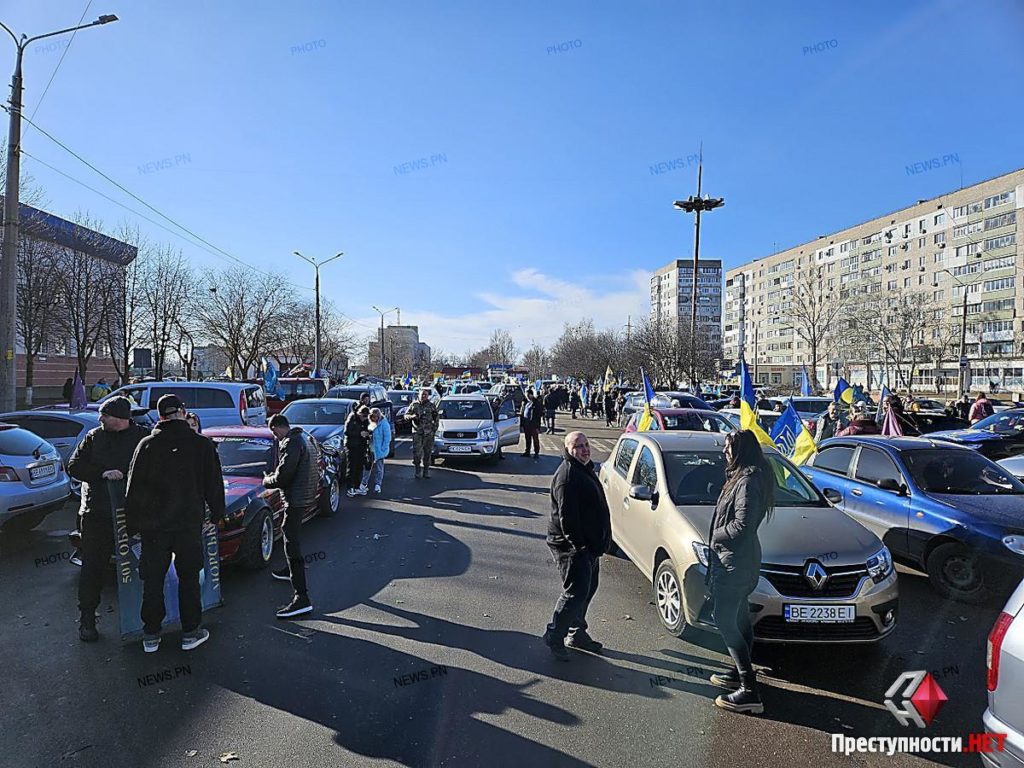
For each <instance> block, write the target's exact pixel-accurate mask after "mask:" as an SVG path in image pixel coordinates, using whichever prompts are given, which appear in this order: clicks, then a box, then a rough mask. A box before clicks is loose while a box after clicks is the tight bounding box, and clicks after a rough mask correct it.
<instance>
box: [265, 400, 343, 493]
mask: <svg viewBox="0 0 1024 768" xmlns="http://www.w3.org/2000/svg"><path fill="white" fill-rule="evenodd" d="M358 404H359V401H358V400H350V399H343V398H333V397H332V398H319V399H313V398H310V399H307V400H296V401H294V402H291V403H288V405H286V406H285V408H284V410H283V411H281V414H282V415H283V416H284V417H285V418H286V419H288V423H289V424H291V425H292V426H293V427H302V428H303V429H304V430H306V431H307V432H308V433H309V434H311V435H312V436H313V437H315V438H316V439H317V441H318V442H319V443H320V444H321V445H323V446H324V447H325V448H328V449H329V450H332V451H334V452H335V453H337V454H338V455H339V457H340V459H339V462H340V464H341V466H342V476H344V474H345V470H344V467H345V466H346V463H347V462H346V455H345V419H347V418H348V415H349V413H351V412H352V408H353V406H356V405H358Z"/></svg>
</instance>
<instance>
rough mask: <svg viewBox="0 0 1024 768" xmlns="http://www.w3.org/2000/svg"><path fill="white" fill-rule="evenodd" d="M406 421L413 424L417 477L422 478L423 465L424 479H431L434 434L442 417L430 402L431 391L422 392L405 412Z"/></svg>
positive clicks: (413, 447) (413, 454)
mask: <svg viewBox="0 0 1024 768" xmlns="http://www.w3.org/2000/svg"><path fill="white" fill-rule="evenodd" d="M405 420H406V421H411V422H412V465H413V466H414V467H415V468H416V477H420V463H421V462H422V464H423V477H430V464H431V456H432V454H433V452H434V434H435V433H436V432H437V422H438V421H439V420H440V417H439V416H438V413H437V406H435V405H434V404H433V403H432V402H431V401H430V389H429V388H426V387H424V388H423V389H421V390H420V396H419V399H418V400H416V401H415V402H414V403H413V404H412V405H410V406H409V407H408V408H407V409H406V411H405Z"/></svg>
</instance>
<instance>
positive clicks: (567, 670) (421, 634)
mask: <svg viewBox="0 0 1024 768" xmlns="http://www.w3.org/2000/svg"><path fill="white" fill-rule="evenodd" d="M366 605H368V606H370V607H371V608H376V609H377V610H380V611H383V612H385V613H389V614H391V615H393V616H396V617H398V618H400V619H403V620H405V621H408V622H410V623H412V624H414V625H415V626H412V627H399V626H394V625H391V624H376V623H373V622H366V621H358V620H355V619H349V618H345V617H339V616H330V617H326V618H327V620H329V621H331V622H334V623H337V624H340V625H344V626H349V627H356V628H359V629H364V630H369V631H373V632H381V633H385V634H388V635H394V636H396V637H402V638H405V639H407V640H415V641H417V642H421V643H433V644H440V645H443V646H445V647H448V648H462V649H463V650H466V651H470V652H471V653H475V654H477V655H479V656H482V657H483V658H486V659H490V660H491V661H494V662H496V663H498V664H501V665H502V666H505V667H509V668H511V669H519V670H522V671H524V672H532V673H534V674H538V675H548V676H550V677H555V678H557V679H559V680H564V681H567V682H572V683H577V684H578V685H584V686H588V687H595V688H602V689H604V690H608V691H613V692H616V693H630V694H636V695H641V696H644V697H647V698H666V696H665V694H663V693H661V692H660V691H659V690H658V689H657V688H654V687H652V686H650V685H647V677H648V676H647V675H646V674H644V673H639V672H634V671H632V670H626V669H623V668H622V667H619V666H617V665H614V664H611V663H609V662H608V660H607V659H605V658H604V657H603V656H599V655H595V654H588V653H577V652H573V653H572V661H571V662H570V663H565V662H560V661H557V660H556V659H554V658H553V657H552V656H551V653H550V652H549V651H548V650H547V648H545V647H544V644H543V642H542V641H541V639H540V637H539V636H538V635H535V634H529V633H527V632H518V631H515V630H506V629H486V628H483V627H474V626H471V625H467V624H458V623H456V622H452V621H448V620H446V619H441V618H437V617H434V616H428V615H426V614H422V613H416V612H415V611H409V610H405V609H403V608H399V607H397V606H394V605H386V604H384V603H380V602H378V601H376V600H367V601H366ZM636 658H637V659H642V660H643V661H642V662H641V663H650V660H649V659H647V658H646V657H642V656H637V657H636Z"/></svg>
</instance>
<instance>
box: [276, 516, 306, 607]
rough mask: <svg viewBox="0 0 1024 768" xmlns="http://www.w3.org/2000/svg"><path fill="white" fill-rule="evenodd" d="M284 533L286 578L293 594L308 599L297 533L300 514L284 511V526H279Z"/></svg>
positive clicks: (299, 529) (300, 525)
mask: <svg viewBox="0 0 1024 768" xmlns="http://www.w3.org/2000/svg"><path fill="white" fill-rule="evenodd" d="M281 529H282V532H283V533H284V555H285V557H287V558H288V576H289V577H290V578H291V580H292V589H294V590H295V594H297V595H299V596H301V597H308V595H309V593H308V592H307V590H306V562H305V560H304V559H303V557H302V542H301V539H300V537H299V532H300V531H301V530H302V513H301V512H299V511H298V510H295V513H294V514H292V510H291V509H290V508H288V509H285V513H284V525H282V526H281Z"/></svg>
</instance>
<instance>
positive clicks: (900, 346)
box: [837, 291, 945, 391]
mask: <svg viewBox="0 0 1024 768" xmlns="http://www.w3.org/2000/svg"><path fill="white" fill-rule="evenodd" d="M853 306H855V307H856V311H855V312H854V313H853V314H855V316H856V317H857V321H856V323H854V322H852V321H851V322H849V323H843V324H840V326H839V327H838V328H837V331H838V333H839V334H841V335H842V337H843V338H848V339H850V340H851V341H852V342H853V343H854V344H855V345H856V344H857V343H858V342H859V344H860V346H861V349H862V353H866V354H867V355H868V357H865V360H871V359H872V358H874V359H880V361H881V363H882V365H883V366H884V367H885V369H886V370H887V371H889V370H892V371H893V372H894V374H895V377H896V378H895V383H896V384H897V385H898V386H899V387H901V388H904V389H906V390H907V391H910V390H911V388H912V385H913V380H914V376H915V375H916V373H917V369H918V368H919V367H920V365H921V363H924V362H927V361H929V360H933V359H935V356H936V354H940V355H941V347H942V346H943V344H944V343H945V337H944V336H943V335H942V334H940V335H939V336H937V337H936V336H935V335H933V334H932V330H933V329H934V328H941V326H942V319H943V317H942V315H943V310H942V309H941V308H940V307H939V306H938V305H937V304H936V303H935V302H934V301H933V300H932V297H931V296H930V295H929V294H927V293H925V292H924V291H908V292H905V293H882V292H876V293H873V294H870V295H866V296H861V297H860V298H859V299H858V300H857V301H856V303H855V304H853Z"/></svg>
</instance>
